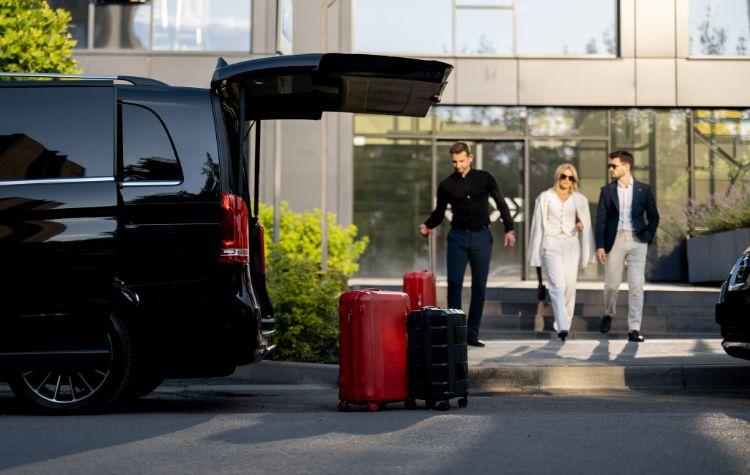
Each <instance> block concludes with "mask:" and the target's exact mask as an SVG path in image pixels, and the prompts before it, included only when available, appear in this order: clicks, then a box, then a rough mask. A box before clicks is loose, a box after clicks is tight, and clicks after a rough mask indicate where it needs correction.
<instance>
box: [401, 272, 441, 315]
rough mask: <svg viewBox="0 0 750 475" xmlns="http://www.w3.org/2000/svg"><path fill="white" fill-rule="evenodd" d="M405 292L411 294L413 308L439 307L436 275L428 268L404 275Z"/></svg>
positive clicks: (410, 300)
mask: <svg viewBox="0 0 750 475" xmlns="http://www.w3.org/2000/svg"><path fill="white" fill-rule="evenodd" d="M404 293H406V294H407V295H408V296H409V303H410V306H409V308H410V309H411V310H421V309H422V308H423V307H437V295H436V291H435V276H434V275H432V273H431V272H429V271H428V270H427V269H425V270H421V271H418V272H408V273H406V275H404Z"/></svg>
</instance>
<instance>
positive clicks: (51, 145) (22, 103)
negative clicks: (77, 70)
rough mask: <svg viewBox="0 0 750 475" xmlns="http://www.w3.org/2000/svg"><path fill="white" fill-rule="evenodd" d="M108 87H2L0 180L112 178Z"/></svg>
mask: <svg viewBox="0 0 750 475" xmlns="http://www.w3.org/2000/svg"><path fill="white" fill-rule="evenodd" d="M113 170H114V91H113V89H112V88H111V87H67V86H57V87H8V88H0V180H28V179H48V178H77V177H100V176H104V177H111V176H112V175H113Z"/></svg>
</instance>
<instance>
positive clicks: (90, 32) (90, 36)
mask: <svg viewBox="0 0 750 475" xmlns="http://www.w3.org/2000/svg"><path fill="white" fill-rule="evenodd" d="M247 1H249V2H250V19H249V20H250V30H249V32H248V36H249V38H248V49H247V50H244V49H242V50H202V51H183V50H169V49H166V50H164V49H154V5H153V2H148V5H149V7H150V8H151V11H150V13H149V33H148V47H147V48H143V49H128V48H95V47H94V27H95V23H94V21H95V8H96V7H97V5H96V1H95V0H88V18H87V24H86V31H87V33H86V45H85V46H80V47H76V48H73V54H76V53H79V54H80V53H85V54H87V55H96V54H105V55H111V54H122V55H138V54H149V55H154V56H159V55H163V56H172V55H183V56H231V55H236V54H242V53H252V51H253V26H254V25H253V6H254V3H255V2H254V0H247ZM112 4H113V5H114V4H116V2H112ZM132 5H139V4H137V3H134V4H132ZM102 6H105V5H102ZM60 8H61V7H60Z"/></svg>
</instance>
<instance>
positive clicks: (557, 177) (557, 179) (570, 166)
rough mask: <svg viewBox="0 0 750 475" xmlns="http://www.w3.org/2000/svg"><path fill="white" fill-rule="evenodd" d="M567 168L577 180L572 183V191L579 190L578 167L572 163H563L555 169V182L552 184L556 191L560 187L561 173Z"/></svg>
mask: <svg viewBox="0 0 750 475" xmlns="http://www.w3.org/2000/svg"><path fill="white" fill-rule="evenodd" d="M565 170H568V171H570V173H571V174H572V175H573V178H575V180H576V181H574V182H573V183H571V184H570V191H571V192H574V191H578V170H576V167H574V166H573V164H572V163H563V164H562V165H560V166H559V167H557V170H555V183H554V184H553V185H552V189H553V190H555V191H558V190H559V189H560V175H562V173H563V172H564V171H565Z"/></svg>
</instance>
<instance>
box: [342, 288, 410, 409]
mask: <svg viewBox="0 0 750 475" xmlns="http://www.w3.org/2000/svg"><path fill="white" fill-rule="evenodd" d="M408 313H409V297H408V296H407V295H406V294H404V293H402V292H383V291H380V290H377V289H365V290H355V291H352V292H346V293H344V294H343V295H342V296H341V298H340V299H339V331H340V333H339V368H340V370H339V410H340V411H346V410H347V409H348V406H349V403H355V404H367V407H368V409H369V410H370V411H372V412H375V411H377V410H378V409H379V408H380V407H382V405H384V404H385V403H388V402H396V401H405V400H406V397H407V395H408V393H407V386H408V380H409V375H408V371H407V368H406V315H407V314H408Z"/></svg>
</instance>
